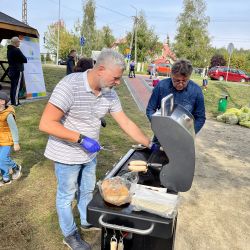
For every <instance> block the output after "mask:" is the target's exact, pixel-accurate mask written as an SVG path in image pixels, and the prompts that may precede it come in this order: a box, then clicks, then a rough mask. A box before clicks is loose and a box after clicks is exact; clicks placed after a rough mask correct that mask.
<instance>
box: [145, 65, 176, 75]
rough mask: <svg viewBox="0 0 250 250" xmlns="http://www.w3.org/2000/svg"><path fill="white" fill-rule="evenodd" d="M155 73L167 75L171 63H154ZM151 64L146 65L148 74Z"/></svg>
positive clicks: (169, 71)
mask: <svg viewBox="0 0 250 250" xmlns="http://www.w3.org/2000/svg"><path fill="white" fill-rule="evenodd" d="M155 66H156V73H157V74H158V75H164V76H169V75H170V73H171V65H170V64H168V63H155ZM150 70H151V66H150V65H149V66H148V70H147V71H148V74H150Z"/></svg>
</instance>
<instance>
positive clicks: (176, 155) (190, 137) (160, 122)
mask: <svg viewBox="0 0 250 250" xmlns="http://www.w3.org/2000/svg"><path fill="white" fill-rule="evenodd" d="M168 100H170V105H166V102H167V101H168ZM151 126H152V130H153V132H154V134H155V135H156V137H157V138H158V140H159V142H160V144H161V146H162V147H163V150H164V152H165V153H166V155H167V156H168V159H169V163H168V164H165V165H164V166H163V168H162V170H161V172H160V181H161V185H163V186H164V187H167V188H169V189H171V190H174V191H176V192H186V191H188V190H189V189H190V188H191V185H192V182H193V177H194V169H195V146H194V135H195V133H194V118H193V116H192V115H191V114H190V113H189V112H188V111H187V110H186V109H185V108H184V107H183V106H181V105H179V104H174V97H173V94H170V95H168V96H166V97H165V98H163V99H162V103H161V110H160V112H159V111H158V112H156V113H155V114H154V115H153V116H152V120H151Z"/></svg>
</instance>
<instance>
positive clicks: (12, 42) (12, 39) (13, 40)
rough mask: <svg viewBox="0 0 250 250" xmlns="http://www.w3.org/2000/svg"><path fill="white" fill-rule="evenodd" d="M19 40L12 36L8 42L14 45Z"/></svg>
mask: <svg viewBox="0 0 250 250" xmlns="http://www.w3.org/2000/svg"><path fill="white" fill-rule="evenodd" d="M19 41H20V40H19V38H18V37H17V36H14V37H12V38H11V39H10V43H11V44H12V45H15V44H16V43H17V42H19Z"/></svg>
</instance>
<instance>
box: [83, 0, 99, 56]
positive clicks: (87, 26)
mask: <svg viewBox="0 0 250 250" xmlns="http://www.w3.org/2000/svg"><path fill="white" fill-rule="evenodd" d="M97 34H98V32H96V24H95V1H94V0H86V1H85V3H84V4H83V22H82V28H81V35H83V36H84V37H85V39H86V42H85V45H84V47H83V51H84V53H85V55H86V56H91V51H92V50H93V49H94V48H95V46H96V44H95V43H96V42H97V41H96V37H98V36H96V35H97Z"/></svg>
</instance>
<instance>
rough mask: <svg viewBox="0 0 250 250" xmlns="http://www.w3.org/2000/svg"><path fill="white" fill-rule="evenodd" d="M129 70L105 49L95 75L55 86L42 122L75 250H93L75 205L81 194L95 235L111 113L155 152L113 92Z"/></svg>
mask: <svg viewBox="0 0 250 250" xmlns="http://www.w3.org/2000/svg"><path fill="white" fill-rule="evenodd" d="M125 68H126V65H125V62H124V58H123V56H122V55H121V54H119V53H118V52H116V51H114V50H112V49H103V50H102V51H101V53H100V54H99V56H98V58H97V61H96V64H95V66H94V68H93V69H89V70H87V71H85V72H82V73H81V72H79V73H74V74H70V75H68V76H66V77H64V78H63V79H62V80H61V81H60V82H59V84H57V85H56V87H55V89H54V90H53V93H52V95H51V97H50V100H49V102H48V104H47V106H46V107H45V110H44V112H43V115H42V117H41V121H40V125H39V129H40V130H41V131H44V132H46V133H48V134H49V135H50V137H49V140H48V143H47V146H46V149H45V153H44V154H45V156H46V157H47V158H49V159H51V160H53V161H54V162H55V173H56V177H57V198H56V206H57V213H58V217H59V224H60V228H61V230H62V233H63V235H64V240H63V242H64V244H66V245H67V246H69V248H70V249H75V250H76V249H86V250H89V249H91V247H90V245H89V244H88V243H87V242H86V241H84V240H82V239H81V237H80V234H79V232H78V229H77V226H76V223H75V221H74V216H73V212H72V202H73V200H74V198H75V195H76V193H77V206H78V210H79V212H80V221H81V229H84V230H86V229H91V227H92V225H91V224H89V223H88V221H87V205H88V203H89V202H90V201H91V199H92V197H93V190H94V188H95V183H96V165H97V159H96V157H97V153H98V152H99V151H100V150H101V146H100V143H99V133H100V127H101V118H102V117H104V116H105V115H106V114H107V113H110V114H111V116H112V117H113V118H114V120H115V121H116V122H117V123H118V124H119V126H120V127H121V128H122V129H123V131H124V132H125V133H127V134H128V135H129V136H130V137H131V138H133V139H134V140H135V141H136V142H138V143H140V144H142V145H144V146H146V147H148V148H150V149H151V150H154V148H155V146H156V145H154V144H153V143H152V142H151V141H150V139H149V138H148V137H147V136H145V135H144V134H143V132H142V131H141V130H140V129H139V128H138V127H137V125H136V124H135V123H134V122H133V121H131V120H130V119H129V118H128V117H127V115H126V114H125V113H124V111H123V110H122V106H121V103H120V100H119V97H118V95H117V93H116V92H115V90H114V88H113V87H115V86H117V85H119V84H120V83H121V79H122V75H123V72H124V69H125Z"/></svg>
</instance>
